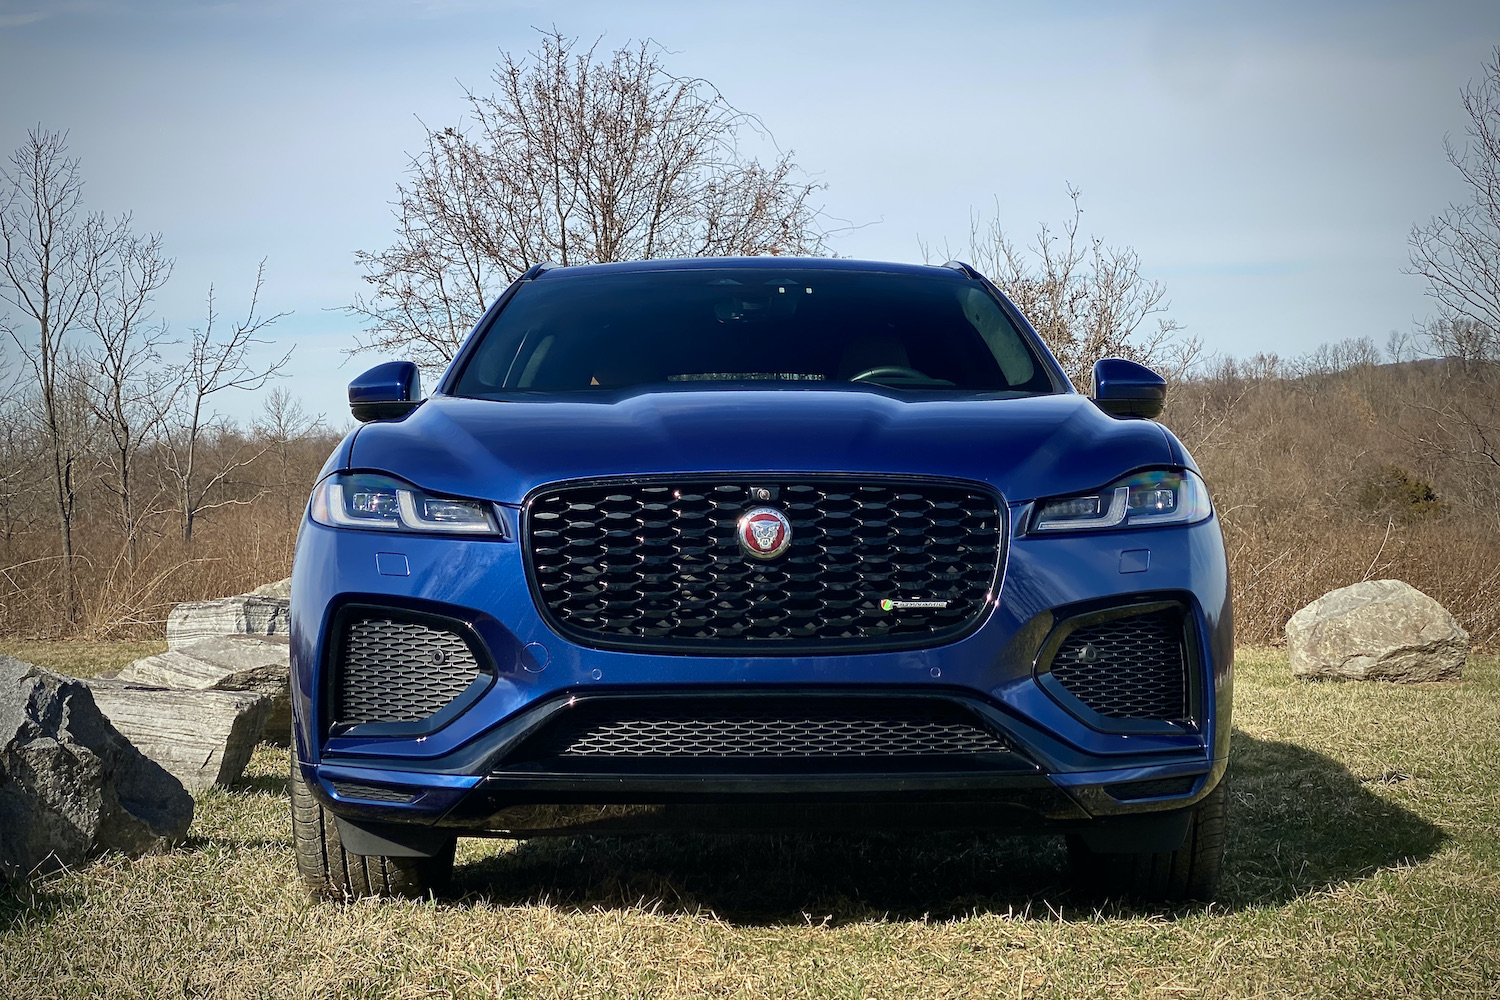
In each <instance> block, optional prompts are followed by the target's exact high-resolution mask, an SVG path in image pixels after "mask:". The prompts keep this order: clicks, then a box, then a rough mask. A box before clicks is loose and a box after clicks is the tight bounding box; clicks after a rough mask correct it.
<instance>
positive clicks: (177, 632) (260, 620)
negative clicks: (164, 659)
mask: <svg viewBox="0 0 1500 1000" xmlns="http://www.w3.org/2000/svg"><path fill="white" fill-rule="evenodd" d="M290 607H291V602H290V601H288V600H286V599H283V598H280V597H264V596H260V595H257V594H240V595H239V596H237V597H221V598H219V599H218V600H216V601H188V602H186V603H183V604H179V605H177V606H176V607H175V608H173V609H172V610H171V611H170V612H168V614H167V647H168V648H169V649H178V648H180V647H182V646H186V645H187V644H188V643H192V642H198V641H199V640H202V639H209V638H213V637H214V636H221V635H260V636H266V635H286V634H287V617H288V611H289V609H290Z"/></svg>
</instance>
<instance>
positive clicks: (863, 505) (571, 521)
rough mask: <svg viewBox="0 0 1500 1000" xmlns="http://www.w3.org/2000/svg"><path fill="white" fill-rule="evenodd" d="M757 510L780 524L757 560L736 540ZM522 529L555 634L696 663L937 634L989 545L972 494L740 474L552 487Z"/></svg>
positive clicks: (991, 553)
mask: <svg viewBox="0 0 1500 1000" xmlns="http://www.w3.org/2000/svg"><path fill="white" fill-rule="evenodd" d="M752 487H754V488H756V489H757V490H762V489H763V490H765V491H766V492H767V493H768V494H769V495H770V497H771V499H769V500H768V499H760V498H758V497H761V496H763V495H762V494H760V493H757V495H756V497H757V498H753V497H752V494H751V489H752ZM756 506H767V507H773V508H775V509H777V510H780V511H781V512H783V513H784V514H785V515H786V517H787V518H788V520H789V521H790V523H791V544H790V546H789V548H788V549H787V551H786V552H785V553H784V554H783V555H781V556H779V557H777V558H775V559H773V560H769V561H765V562H762V561H759V560H757V559H753V558H751V557H749V556H747V555H745V554H744V553H743V552H742V550H741V548H740V544H739V541H738V537H737V533H736V526H737V523H738V521H739V518H740V516H741V515H742V514H744V513H745V512H746V511H747V510H748V509H750V508H752V507H756ZM527 525H528V535H527V541H528V546H529V550H530V562H531V572H532V574H533V579H534V581H535V583H536V586H537V588H538V590H539V592H540V595H541V599H542V604H543V605H544V608H545V610H546V611H547V612H549V613H550V615H551V617H552V618H553V620H554V621H555V622H556V623H557V624H558V625H559V626H561V627H562V628H563V629H564V630H565V631H571V632H572V633H574V635H575V637H577V638H579V639H580V640H581V641H584V642H596V643H602V644H605V645H611V644H613V645H654V646H668V647H679V648H686V647H696V648H699V649H702V650H703V651H705V652H708V653H730V652H736V651H744V650H746V649H748V648H756V649H760V650H762V651H765V650H767V649H768V648H796V647H798V646H802V645H807V646H815V647H816V648H818V649H820V650H827V649H828V648H829V643H833V644H834V645H835V646H855V647H859V646H867V645H872V644H885V645H904V646H919V645H929V644H932V643H935V642H939V641H943V640H946V639H948V638H951V637H953V636H956V635H958V634H961V633H962V632H964V631H966V630H967V629H968V628H969V627H971V626H972V625H973V624H974V623H975V621H976V620H977V619H978V617H979V615H980V614H981V613H982V612H983V610H984V606H985V599H986V595H987V594H988V593H989V590H990V588H991V586H992V585H993V582H994V579H995V572H996V567H997V565H998V562H999V559H1000V556H1001V548H1000V543H1001V539H1002V537H1003V535H1002V532H1001V530H1000V528H1001V522H1000V514H999V510H998V504H997V501H996V499H995V497H994V496H993V495H991V494H989V493H987V492H985V491H983V490H979V489H972V488H967V487H963V486H957V485H947V484H941V483H932V482H913V483H896V482H884V483H875V482H868V481H863V480H862V481H858V482H850V481H840V480H832V479H820V480H803V479H797V480H787V479H784V480H779V481H777V480H772V481H767V480H763V479H762V480H755V479H753V477H746V481H745V482H703V481H658V482H651V483H630V484H605V485H598V484H589V485H580V486H568V487H563V488H559V489H556V490H553V491H550V492H547V493H543V494H541V495H539V496H537V497H535V498H534V499H533V500H532V501H531V504H530V507H529V516H528V519H527ZM883 600H885V601H889V600H895V601H922V602H935V603H939V604H943V606H929V607H922V608H885V607H882V603H881V602H882V601H883ZM943 602H946V603H943Z"/></svg>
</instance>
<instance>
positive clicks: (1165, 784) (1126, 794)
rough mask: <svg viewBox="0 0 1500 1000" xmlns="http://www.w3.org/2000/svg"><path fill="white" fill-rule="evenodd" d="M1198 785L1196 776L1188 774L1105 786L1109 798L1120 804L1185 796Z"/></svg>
mask: <svg viewBox="0 0 1500 1000" xmlns="http://www.w3.org/2000/svg"><path fill="white" fill-rule="evenodd" d="M1197 784H1198V775H1196V774H1189V775H1184V776H1183V777H1179V778H1157V779H1155V780H1153V781H1124V782H1120V783H1119V784H1115V785H1105V786H1104V790H1105V791H1106V792H1108V793H1109V794H1110V797H1111V798H1113V799H1116V800H1118V801H1120V802H1134V801H1136V800H1138V799H1158V798H1165V797H1167V796H1169V795H1186V794H1188V793H1189V792H1191V791H1192V790H1193V786H1195V785H1197Z"/></svg>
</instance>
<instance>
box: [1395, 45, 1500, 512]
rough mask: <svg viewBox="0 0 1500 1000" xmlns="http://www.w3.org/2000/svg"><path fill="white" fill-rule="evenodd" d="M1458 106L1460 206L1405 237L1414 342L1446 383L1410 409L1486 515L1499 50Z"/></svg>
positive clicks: (1498, 180)
mask: <svg viewBox="0 0 1500 1000" xmlns="http://www.w3.org/2000/svg"><path fill="white" fill-rule="evenodd" d="M1463 104H1464V110H1465V112H1467V114H1468V124H1467V125H1466V127H1465V130H1464V131H1465V134H1466V135H1467V137H1468V142H1467V143H1466V144H1465V145H1464V146H1463V147H1462V148H1460V147H1459V146H1457V145H1455V143H1454V142H1453V141H1452V140H1447V141H1445V142H1444V147H1445V149H1446V150H1447V154H1448V162H1449V163H1451V164H1452V165H1453V167H1454V169H1456V170H1457V171H1458V172H1459V175H1460V176H1461V177H1462V178H1463V180H1464V183H1465V185H1466V186H1467V188H1468V191H1469V197H1468V200H1467V201H1464V202H1459V203H1455V204H1451V205H1449V206H1448V208H1447V209H1446V210H1445V211H1444V212H1442V213H1441V214H1439V215H1436V216H1434V217H1433V218H1432V219H1430V220H1429V221H1428V222H1427V223H1426V224H1425V225H1418V226H1414V227H1412V231H1411V236H1410V238H1409V240H1408V244H1409V250H1410V259H1411V265H1410V269H1409V273H1412V274H1416V275H1420V276H1421V277H1423V278H1425V279H1426V281H1427V294H1428V296H1429V297H1430V298H1431V299H1432V301H1433V305H1434V315H1433V316H1432V318H1431V319H1430V320H1429V321H1428V322H1427V323H1426V325H1425V328H1424V331H1423V332H1424V334H1425V335H1426V339H1427V343H1428V348H1429V351H1430V352H1431V353H1432V354H1434V355H1436V356H1438V357H1439V358H1442V359H1444V361H1443V363H1442V366H1443V372H1444V374H1445V376H1446V382H1445V384H1444V386H1443V389H1442V391H1441V393H1440V395H1439V396H1438V397H1437V398H1436V399H1435V400H1422V401H1419V405H1421V406H1424V407H1426V408H1430V409H1431V410H1432V411H1433V412H1434V413H1435V414H1436V415H1437V416H1438V420H1437V421H1436V427H1435V428H1434V431H1433V433H1431V434H1430V435H1429V436H1427V438H1426V439H1425V440H1424V441H1423V442H1422V443H1423V444H1424V445H1425V446H1427V447H1430V448H1433V449H1435V450H1438V451H1439V452H1441V453H1442V454H1444V455H1445V456H1447V458H1448V459H1449V462H1450V463H1451V464H1452V465H1453V466H1455V467H1456V469H1455V471H1456V472H1460V473H1462V474H1463V476H1464V480H1465V483H1466V485H1465V487H1464V489H1463V492H1464V493H1465V494H1466V497H1467V501H1468V502H1469V503H1470V504H1472V505H1473V506H1475V507H1476V508H1477V509H1481V510H1488V511H1490V512H1491V513H1493V512H1494V511H1495V510H1496V509H1497V505H1500V48H1496V49H1495V50H1493V51H1492V52H1491V54H1490V59H1489V61H1488V62H1486V63H1485V65H1484V78H1483V79H1482V80H1481V81H1480V82H1479V83H1477V84H1470V85H1469V86H1468V87H1466V88H1465V89H1464V91H1463ZM1497 523H1500V516H1497Z"/></svg>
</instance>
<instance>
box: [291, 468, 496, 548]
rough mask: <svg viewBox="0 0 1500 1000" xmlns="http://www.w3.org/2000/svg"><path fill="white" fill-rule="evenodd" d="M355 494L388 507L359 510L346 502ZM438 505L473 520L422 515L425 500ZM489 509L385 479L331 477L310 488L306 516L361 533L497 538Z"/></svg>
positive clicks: (485, 505)
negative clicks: (383, 500) (382, 498)
mask: <svg viewBox="0 0 1500 1000" xmlns="http://www.w3.org/2000/svg"><path fill="white" fill-rule="evenodd" d="M357 494H369V495H371V496H380V495H382V494H383V495H385V496H387V497H393V498H394V500H395V504H394V510H392V509H391V505H390V504H389V503H385V504H381V503H378V502H374V503H369V504H368V505H367V506H366V507H365V511H364V512H356V511H355V509H354V507H353V506H352V504H351V501H352V499H353V497H354V496H355V495H357ZM430 501H438V502H440V503H442V504H443V505H444V507H445V509H446V510H447V511H448V512H449V513H450V514H452V513H457V512H459V511H467V512H470V513H471V514H472V517H468V518H465V519H455V518H452V517H444V518H432V517H428V516H427V515H426V513H425V508H426V505H427V503H428V502H430ZM487 508H488V505H487V504H485V503H484V502H483V501H480V500H461V499H456V498H451V497H438V496H434V495H432V494H430V493H426V492H424V491H422V490H419V489H416V488H415V487H412V486H409V485H407V484H406V483H402V482H400V481H399V480H396V479H392V478H390V477H387V476H375V475H370V474H356V475H352V476H351V475H339V476H330V477H328V478H327V479H325V480H323V482H321V483H319V484H318V486H317V488H316V489H314V490H313V495H312V502H311V505H310V507H309V511H308V513H309V515H310V516H311V518H312V519H313V520H314V521H316V522H317V523H319V524H325V525H328V526H330V527H335V528H357V529H361V530H365V531H420V532H426V533H433V534H456V535H498V534H500V529H499V526H498V523H497V521H496V519H495V516H494V514H493V513H491V512H490V511H489V510H488V509H487Z"/></svg>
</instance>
